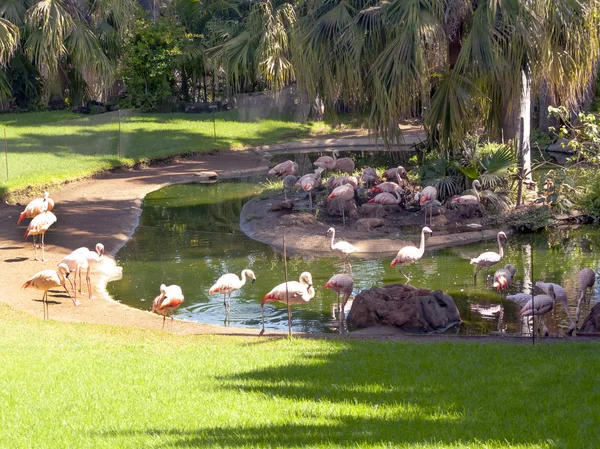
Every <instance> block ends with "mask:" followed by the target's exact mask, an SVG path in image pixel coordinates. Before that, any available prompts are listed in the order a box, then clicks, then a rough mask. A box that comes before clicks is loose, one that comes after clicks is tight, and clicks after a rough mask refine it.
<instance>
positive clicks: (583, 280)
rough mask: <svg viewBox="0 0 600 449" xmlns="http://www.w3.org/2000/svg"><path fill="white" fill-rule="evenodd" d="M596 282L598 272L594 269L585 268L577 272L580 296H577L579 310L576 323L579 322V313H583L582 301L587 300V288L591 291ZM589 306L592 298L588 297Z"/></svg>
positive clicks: (576, 314) (576, 313)
mask: <svg viewBox="0 0 600 449" xmlns="http://www.w3.org/2000/svg"><path fill="white" fill-rule="evenodd" d="M595 283H596V273H595V272H594V270H591V269H589V268H584V269H583V270H581V271H580V272H579V273H577V285H579V298H577V310H576V311H575V324H576V325H577V324H579V315H580V313H581V303H582V302H584V303H585V302H586V298H585V297H586V294H587V289H588V288H589V289H590V291H592V289H593V288H594V284H595ZM587 304H588V307H589V305H590V299H589V298H587Z"/></svg>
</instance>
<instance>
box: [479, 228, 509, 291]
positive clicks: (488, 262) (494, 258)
mask: <svg viewBox="0 0 600 449" xmlns="http://www.w3.org/2000/svg"><path fill="white" fill-rule="evenodd" d="M496 239H497V240H498V252H497V253H495V252H493V251H487V252H485V253H482V254H480V255H479V256H477V257H475V258H473V259H471V265H477V266H478V267H479V268H477V271H475V274H474V275H473V284H475V282H476V281H477V274H478V273H479V272H480V271H481V269H482V268H483V267H486V268H487V271H486V273H485V288H487V286H488V275H489V273H490V267H491V266H492V265H496V264H497V263H498V262H500V261H501V260H502V258H503V257H504V249H503V248H502V242H501V240H500V239H504V240H505V241H507V242H508V238H507V237H506V234H505V233H504V232H502V231H500V232H499V233H498V235H497V236H496Z"/></svg>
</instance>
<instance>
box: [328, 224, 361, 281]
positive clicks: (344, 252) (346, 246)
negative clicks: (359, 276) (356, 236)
mask: <svg viewBox="0 0 600 449" xmlns="http://www.w3.org/2000/svg"><path fill="white" fill-rule="evenodd" d="M329 234H331V242H329V248H330V249H331V251H337V252H338V253H340V256H341V257H342V261H343V263H344V265H343V267H342V272H344V271H345V270H346V263H348V266H349V267H350V273H352V265H351V264H350V260H348V256H349V255H350V254H352V253H355V252H356V251H358V250H357V249H356V247H354V246H353V245H352V244H351V243H348V242H345V241H343V240H338V241H337V243H333V241H334V239H335V228H333V227H331V228H329V229H328V230H327V236H329Z"/></svg>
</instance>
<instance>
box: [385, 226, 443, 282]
mask: <svg viewBox="0 0 600 449" xmlns="http://www.w3.org/2000/svg"><path fill="white" fill-rule="evenodd" d="M432 232H433V231H432V230H431V229H429V228H428V227H427V226H425V227H424V228H423V229H422V230H421V245H420V246H419V247H418V248H417V247H415V246H405V247H404V248H401V249H400V251H398V254H396V257H395V258H394V260H392V264H391V265H390V267H391V268H393V267H394V266H395V265H400V269H399V270H398V272H399V273H402V267H403V266H405V265H410V264H411V263H414V262H416V261H417V260H419V259H421V257H423V254H424V253H425V234H426V233H427V234H431V233H432ZM404 277H405V278H406V279H407V280H408V282H410V277H408V276H407V275H404Z"/></svg>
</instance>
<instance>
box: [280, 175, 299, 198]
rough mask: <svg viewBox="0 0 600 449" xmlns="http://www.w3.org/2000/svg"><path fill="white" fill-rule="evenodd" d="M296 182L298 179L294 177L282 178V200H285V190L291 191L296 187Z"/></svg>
mask: <svg viewBox="0 0 600 449" xmlns="http://www.w3.org/2000/svg"><path fill="white" fill-rule="evenodd" d="M297 182H298V177H297V176H296V175H287V176H286V177H284V178H283V181H282V183H283V195H284V198H285V199H286V200H287V193H286V192H287V190H289V191H290V193H291V191H292V189H293V188H294V186H295V185H296V183H297Z"/></svg>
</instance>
